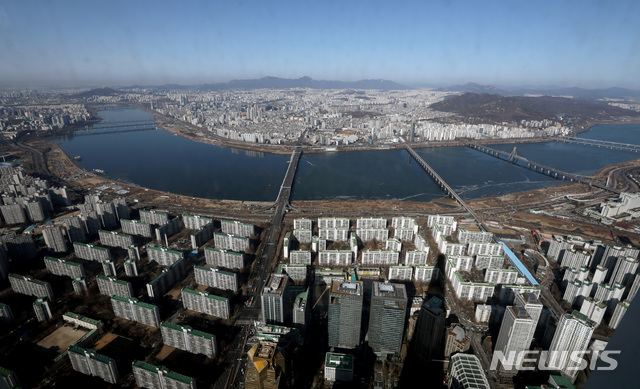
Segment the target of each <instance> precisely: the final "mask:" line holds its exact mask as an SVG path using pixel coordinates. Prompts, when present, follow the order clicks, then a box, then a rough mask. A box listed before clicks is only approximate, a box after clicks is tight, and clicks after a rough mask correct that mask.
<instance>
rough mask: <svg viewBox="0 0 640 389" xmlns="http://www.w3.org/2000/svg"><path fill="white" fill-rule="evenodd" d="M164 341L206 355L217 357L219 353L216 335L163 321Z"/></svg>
mask: <svg viewBox="0 0 640 389" xmlns="http://www.w3.org/2000/svg"><path fill="white" fill-rule="evenodd" d="M160 330H161V331H162V342H163V343H164V344H166V345H168V346H171V347H175V348H177V349H180V350H184V351H188V352H191V353H194V354H202V355H206V356H207V357H209V358H215V357H216V355H218V346H217V344H216V337H215V335H212V334H209V333H206V332H202V331H198V330H194V329H193V328H191V327H189V326H181V325H178V324H173V323H169V322H166V321H163V322H162V325H161V326H160Z"/></svg>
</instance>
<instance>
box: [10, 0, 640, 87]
mask: <svg viewBox="0 0 640 389" xmlns="http://www.w3.org/2000/svg"><path fill="white" fill-rule="evenodd" d="M639 17H640V1H637V0H630V1H624V0H617V1H590V0H578V1H562V0H555V1H544V0H537V1H520V0H505V1H480V0H478V1H476V0H473V1H443V0H430V1H426V0H425V1H407V0H403V1H393V2H392V1H384V2H383V1H372V0H368V1H349V0H341V1H318V0H316V1H304V0H295V1H273V0H269V1H266V0H262V1H232V0H229V1H223V0H218V1H213V0H209V1H161V0H154V1H140V0H127V1H114V0H108V1H92V0H84V1H80V0H78V1H65V0H56V1H31V0H20V1H14V0H0V85H4V86H7V85H10V86H22V85H24V86H43V85H65V86H67V85H68V86H74V85H77V86H82V85H96V86H99V85H131V84H164V83H182V84H187V83H205V82H219V81H229V80H231V79H237V78H259V77H263V76H268V75H269V76H278V77H287V78H297V77H302V76H305V75H307V76H310V77H312V78H315V79H326V80H345V81H348V80H360V79H368V78H384V79H389V80H393V81H397V82H400V83H406V84H415V83H423V84H431V85H449V84H453V83H466V82H469V81H473V82H478V83H487V84H493V85H499V86H512V85H531V86H537V85H552V84H553V85H560V86H582V87H610V86H621V87H630V88H640V22H639V21H638V20H639Z"/></svg>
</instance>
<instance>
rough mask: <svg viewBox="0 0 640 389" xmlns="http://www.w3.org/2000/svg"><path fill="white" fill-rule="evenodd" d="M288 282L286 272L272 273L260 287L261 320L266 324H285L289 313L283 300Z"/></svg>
mask: <svg viewBox="0 0 640 389" xmlns="http://www.w3.org/2000/svg"><path fill="white" fill-rule="evenodd" d="M288 283H289V277H287V275H286V274H275V273H274V274H271V276H269V279H268V280H267V283H266V284H265V286H264V288H263V289H262V294H261V295H260V298H261V301H262V320H263V321H264V322H265V323H266V324H285V321H286V320H287V316H288V313H289V312H288V307H286V305H287V304H286V301H285V298H286V292H287V286H288Z"/></svg>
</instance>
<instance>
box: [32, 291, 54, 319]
mask: <svg viewBox="0 0 640 389" xmlns="http://www.w3.org/2000/svg"><path fill="white" fill-rule="evenodd" d="M33 311H34V312H35V314H36V319H38V321H39V322H43V321H47V320H49V319H51V316H53V315H52V314H51V301H49V299H48V298H46V297H39V298H37V299H36V301H34V303H33Z"/></svg>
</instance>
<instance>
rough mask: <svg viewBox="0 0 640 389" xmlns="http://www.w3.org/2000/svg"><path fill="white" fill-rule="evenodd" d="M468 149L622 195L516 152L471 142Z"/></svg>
mask: <svg viewBox="0 0 640 389" xmlns="http://www.w3.org/2000/svg"><path fill="white" fill-rule="evenodd" d="M467 147H469V148H472V149H474V150H478V151H482V152H483V153H486V154H489V155H491V156H493V157H496V158H498V159H501V160H503V161H507V162H511V163H513V164H515V165H519V166H523V167H524V166H525V164H526V167H527V168H528V169H532V170H533V171H535V172H538V173H541V174H544V175H547V176H550V177H553V178H557V179H560V180H568V181H573V182H580V183H582V184H586V185H589V186H593V187H596V188H599V189H604V190H607V191H609V192H613V193H616V194H620V191H619V190H615V189H612V188H609V187H607V186H606V185H601V184H598V183H597V182H594V181H592V180H590V179H588V178H586V177H584V176H580V175H578V174H573V173H567V172H563V171H562V170H558V169H555V168H552V167H549V166H545V165H543V164H540V163H537V162H534V161H531V160H529V159H527V158H524V157H522V156H520V155H517V154H516V153H514V152H511V153H507V152H506V151H502V150H496V149H492V148H491V147H488V146H485V145H481V144H477V143H473V142H469V143H467Z"/></svg>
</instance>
